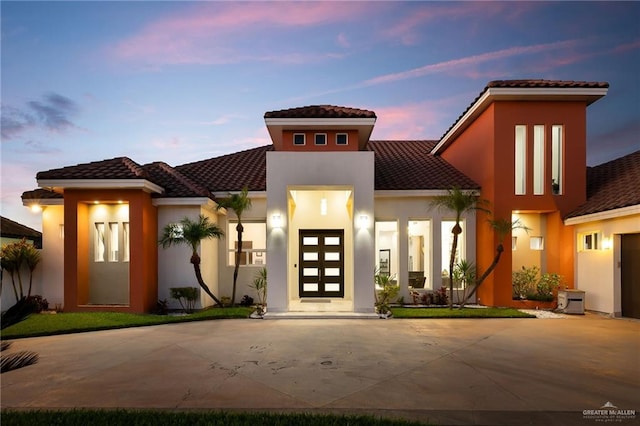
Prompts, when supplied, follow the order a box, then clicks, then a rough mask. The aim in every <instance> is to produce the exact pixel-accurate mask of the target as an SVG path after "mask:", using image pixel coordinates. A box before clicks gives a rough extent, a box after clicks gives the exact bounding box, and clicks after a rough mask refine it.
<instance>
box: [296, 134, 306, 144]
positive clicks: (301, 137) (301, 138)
mask: <svg viewBox="0 0 640 426" xmlns="http://www.w3.org/2000/svg"><path fill="white" fill-rule="evenodd" d="M293 144H294V145H304V144H305V138H304V133H294V134H293Z"/></svg>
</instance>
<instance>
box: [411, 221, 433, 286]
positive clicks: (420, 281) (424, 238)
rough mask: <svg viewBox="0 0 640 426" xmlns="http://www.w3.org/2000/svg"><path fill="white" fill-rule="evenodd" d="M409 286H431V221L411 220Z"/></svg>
mask: <svg viewBox="0 0 640 426" xmlns="http://www.w3.org/2000/svg"><path fill="white" fill-rule="evenodd" d="M408 232H409V237H408V245H409V250H408V253H409V259H408V261H409V286H410V287H414V288H431V287H432V280H431V278H432V277H431V275H432V274H430V271H431V250H430V247H431V222H430V221H428V220H409V229H408Z"/></svg>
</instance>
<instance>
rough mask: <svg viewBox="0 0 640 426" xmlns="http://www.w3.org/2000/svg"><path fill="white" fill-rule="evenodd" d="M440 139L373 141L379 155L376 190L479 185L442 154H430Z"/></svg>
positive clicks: (370, 147)
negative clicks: (441, 155)
mask: <svg viewBox="0 0 640 426" xmlns="http://www.w3.org/2000/svg"><path fill="white" fill-rule="evenodd" d="M436 143H437V141H424V140H423V141H369V143H368V145H367V149H368V150H370V151H373V152H375V153H376V156H375V170H376V171H375V189H376V190H418V189H423V190H424V189H450V188H452V187H454V186H457V187H459V188H462V189H478V188H479V185H478V184H477V183H475V182H474V181H473V180H471V179H470V178H469V177H467V176H466V175H464V174H463V173H462V172H460V171H459V170H458V169H456V168H455V167H453V166H452V165H451V164H449V163H447V162H446V161H445V160H444V159H443V158H442V157H440V156H434V155H432V154H430V151H431V150H432V149H433V147H434V146H435V145H436Z"/></svg>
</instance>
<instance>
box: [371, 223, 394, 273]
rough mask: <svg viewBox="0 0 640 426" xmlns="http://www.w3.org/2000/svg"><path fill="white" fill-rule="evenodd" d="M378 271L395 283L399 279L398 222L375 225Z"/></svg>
mask: <svg viewBox="0 0 640 426" xmlns="http://www.w3.org/2000/svg"><path fill="white" fill-rule="evenodd" d="M375 235H376V241H375V253H376V259H375V262H376V271H377V272H378V273H382V274H385V275H388V276H389V277H390V278H391V280H392V281H393V282H397V277H398V265H399V263H398V222H396V221H391V220H390V221H377V222H376V223H375Z"/></svg>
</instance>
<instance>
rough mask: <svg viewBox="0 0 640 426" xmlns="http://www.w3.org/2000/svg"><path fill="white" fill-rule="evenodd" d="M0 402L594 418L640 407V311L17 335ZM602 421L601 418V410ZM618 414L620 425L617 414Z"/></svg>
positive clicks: (443, 420)
mask: <svg viewBox="0 0 640 426" xmlns="http://www.w3.org/2000/svg"><path fill="white" fill-rule="evenodd" d="M11 350H12V351H20V350H31V351H36V352H38V353H39V354H40V361H39V362H38V363H37V364H35V365H32V366H29V367H26V368H23V369H20V370H15V371H11V372H8V373H4V374H2V376H1V380H2V394H1V402H2V408H3V409H5V408H16V409H25V408H26V409H29V408H56V409H57V408H70V407H92V408H111V407H127V408H164V409H222V410H251V411H255V410H268V411H279V412H281V411H308V412H334V413H345V414H346V413H350V414H351V413H353V414H363V413H367V414H374V415H380V416H387V417H396V418H405V419H411V420H420V421H425V422H426V421H429V422H432V423H435V424H449V425H465V424H474V425H498V424H505V425H518V424H535V425H537V424H545V425H553V424H558V425H571V424H576V425H584V424H594V425H596V424H598V423H599V421H597V419H596V418H594V417H590V415H589V414H585V410H597V409H600V408H601V407H602V406H604V405H605V404H606V403H607V402H610V403H612V404H614V405H615V406H616V407H618V408H619V409H621V410H639V411H637V413H638V415H636V417H635V419H633V418H631V417H630V416H627V417H629V418H622V419H621V420H623V421H624V422H627V421H629V422H631V421H635V422H638V421H639V420H640V322H638V321H632V320H620V319H610V318H604V317H601V316H598V315H594V314H587V315H586V316H565V317H564V318H559V319H558V318H556V319H473V320H472V319H446V320H429V319H426V320H425V319H423V320H401V319H391V320H361V319H306V320H262V321H261V320H249V319H247V320H219V321H207V322H196V323H186V324H173V325H162V326H154V327H143V328H134V329H124V330H112V331H100V332H93V333H82V334H75V335H66V336H55V337H40V338H31V339H20V340H16V341H14V343H13V347H12V349H11ZM601 420H602V419H600V421H601ZM616 424H620V423H616Z"/></svg>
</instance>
